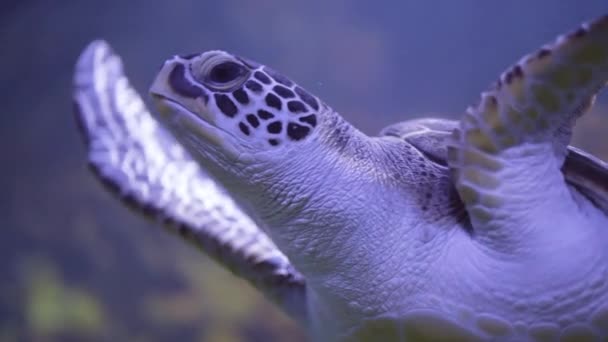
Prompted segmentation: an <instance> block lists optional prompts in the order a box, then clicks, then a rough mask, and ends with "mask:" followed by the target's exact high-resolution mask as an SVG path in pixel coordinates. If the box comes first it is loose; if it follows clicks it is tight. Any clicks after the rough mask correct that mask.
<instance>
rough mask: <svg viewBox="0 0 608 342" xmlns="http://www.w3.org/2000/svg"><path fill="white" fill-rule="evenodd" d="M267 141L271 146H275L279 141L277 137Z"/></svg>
mask: <svg viewBox="0 0 608 342" xmlns="http://www.w3.org/2000/svg"><path fill="white" fill-rule="evenodd" d="M268 143H269V144H270V145H272V146H277V145H278V144H279V141H278V140H277V139H268Z"/></svg>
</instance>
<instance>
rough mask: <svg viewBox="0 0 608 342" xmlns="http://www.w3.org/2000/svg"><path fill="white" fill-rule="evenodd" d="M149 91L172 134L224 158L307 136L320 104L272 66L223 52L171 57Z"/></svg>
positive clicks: (261, 151) (278, 147)
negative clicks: (185, 137)
mask: <svg viewBox="0 0 608 342" xmlns="http://www.w3.org/2000/svg"><path fill="white" fill-rule="evenodd" d="M150 92H151V94H152V97H153V98H154V100H155V101H156V104H157V107H158V108H159V111H160V119H161V121H164V123H165V124H167V125H168V126H169V129H171V130H173V132H174V133H175V134H176V135H185V136H190V137H192V138H193V139H194V140H199V141H200V140H203V141H204V142H205V143H207V144H208V145H211V148H214V149H215V150H216V152H219V153H221V154H223V155H224V156H225V157H228V158H235V157H237V158H238V157H240V156H247V155H256V158H259V154H264V153H267V152H268V151H273V152H272V153H274V154H276V153H277V151H278V150H285V149H288V148H289V147H291V146H294V145H297V144H300V143H302V142H303V141H305V140H307V139H310V138H311V136H312V135H314V132H315V128H316V127H317V123H318V121H319V118H318V115H319V110H320V107H321V106H322V104H321V102H320V101H319V100H318V99H317V98H315V97H314V96H312V95H310V94H309V93H308V92H307V91H305V90H304V89H302V88H301V87H299V86H298V85H296V84H295V83H293V82H292V81H290V80H289V79H287V78H286V77H284V76H282V75H281V74H279V73H277V72H275V71H274V70H272V69H270V68H268V67H266V66H263V65H260V64H258V63H256V62H253V61H250V60H247V59H244V58H240V57H237V56H234V55H232V54H229V53H226V52H223V51H209V52H204V53H202V54H195V55H188V56H175V57H173V58H171V59H170V60H168V61H166V62H165V63H164V65H163V66H162V68H161V71H160V72H159V74H158V76H157V77H156V79H155V81H154V83H153V85H152V87H151V89H150ZM178 138H179V136H178ZM182 140H183V139H182Z"/></svg>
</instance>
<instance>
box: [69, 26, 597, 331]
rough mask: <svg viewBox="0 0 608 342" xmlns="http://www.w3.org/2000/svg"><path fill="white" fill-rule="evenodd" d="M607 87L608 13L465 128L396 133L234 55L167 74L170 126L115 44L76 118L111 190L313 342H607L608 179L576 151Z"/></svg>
mask: <svg viewBox="0 0 608 342" xmlns="http://www.w3.org/2000/svg"><path fill="white" fill-rule="evenodd" d="M607 80H608V16H604V17H601V18H599V19H596V20H594V21H591V22H588V23H586V24H583V25H582V26H580V27H579V28H578V29H577V30H575V31H573V32H571V33H569V34H567V35H563V36H561V37H559V38H558V39H557V41H556V42H554V43H552V44H549V45H546V46H544V47H543V48H541V49H540V50H538V51H537V52H535V53H533V54H531V55H528V56H526V57H524V58H523V59H521V60H520V61H519V62H518V63H517V64H515V66H513V67H511V68H509V69H508V71H506V72H505V73H503V74H502V75H501V76H500V79H499V80H498V82H496V84H494V85H493V86H492V87H491V89H490V90H488V91H487V92H484V93H483V94H482V96H481V100H480V102H479V103H478V104H476V105H474V106H472V107H470V108H469V109H467V111H466V113H465V114H464V116H463V117H462V119H461V120H460V121H459V122H455V121H450V120H444V119H421V120H414V121H406V122H403V123H399V124H396V125H393V126H389V127H387V128H386V129H384V130H383V131H382V132H381V134H380V135H379V136H378V137H369V136H367V135H365V134H363V133H362V132H360V131H359V130H357V129H356V128H354V127H353V126H351V125H350V124H349V123H347V122H346V121H345V120H344V119H343V118H342V117H341V116H340V115H338V114H337V113H336V112H335V111H333V110H332V109H331V108H330V107H329V106H328V105H326V104H325V103H324V102H322V101H321V100H320V99H318V98H317V97H315V96H313V95H311V94H310V93H309V92H307V91H306V90H304V89H303V88H302V87H300V86H298V85H297V84H295V83H294V82H293V81H291V80H289V79H288V78H286V77H285V76H283V75H281V74H280V73H278V72H277V71H274V70H272V69H271V68H269V67H267V66H263V65H260V64H258V63H256V62H253V61H251V60H249V59H246V58H243V57H239V56H235V55H232V54H229V53H226V52H223V51H210V52H205V53H200V54H191V55H183V56H175V57H173V58H171V59H169V60H168V61H166V62H165V63H164V65H163V66H162V67H161V70H160V72H159V74H158V76H157V77H156V79H155V80H154V82H153V84H152V86H151V89H150V92H151V95H152V97H153V99H154V101H155V103H156V105H157V107H158V113H157V114H152V115H154V116H155V119H156V120H157V121H155V119H152V118H151V116H150V115H151V114H150V113H149V112H147V110H146V108H145V106H144V105H143V102H142V100H141V99H140V98H139V96H138V95H137V93H136V92H135V91H134V90H133V89H132V87H131V86H130V85H129V83H128V80H127V79H126V77H125V76H124V74H123V71H122V66H121V62H120V59H119V57H118V56H117V55H115V54H114V53H113V52H112V51H111V49H110V48H109V46H108V45H107V44H106V43H104V42H101V41H96V42H94V43H92V44H91V45H89V47H88V48H87V49H86V50H85V51H84V52H83V54H82V56H81V57H80V59H79V61H78V64H77V68H76V76H75V84H76V87H75V103H76V113H77V117H78V118H79V119H80V120H81V123H82V125H81V126H82V128H83V131H84V134H85V137H86V140H87V142H88V143H89V161H90V164H91V165H92V166H93V170H94V171H95V173H96V174H97V175H98V176H99V177H100V178H101V179H102V180H103V181H104V182H106V183H107V184H108V185H109V187H110V188H113V189H114V190H115V191H116V192H117V193H119V195H120V196H121V197H122V198H123V199H125V200H126V201H127V202H129V203H131V204H133V205H134V207H136V208H138V209H139V210H140V211H142V212H144V213H146V214H147V215H148V216H150V215H151V216H154V217H157V218H160V219H161V220H162V221H165V222H168V223H169V224H170V225H169V226H171V227H174V228H175V229H174V230H175V231H177V232H179V233H181V234H182V235H184V236H185V237H186V238H187V239H188V240H191V241H194V242H195V243H196V244H199V245H201V246H202V247H203V249H204V250H205V252H207V253H209V254H210V255H212V256H214V257H215V258H216V259H217V260H219V261H220V262H222V263H224V265H226V266H228V267H229V268H230V269H232V270H233V271H234V272H235V273H236V274H237V275H239V276H242V277H244V278H246V279H247V280H249V281H250V282H251V283H253V285H254V286H257V287H258V288H259V289H260V290H261V291H262V292H264V293H265V294H266V295H268V296H269V297H270V298H272V299H273V300H274V301H275V302H276V303H277V304H278V305H279V306H280V307H281V308H283V309H284V310H285V311H286V312H287V313H289V314H290V315H292V317H294V318H295V319H296V320H298V321H299V322H300V323H301V324H302V325H303V326H304V327H305V328H306V329H307V331H309V333H310V336H311V338H313V339H316V340H321V341H326V340H373V341H392V340H408V341H409V340H412V341H474V340H496V341H553V340H560V341H566V340H568V341H588V340H606V339H608V248H606V246H607V245H608V165H607V164H606V163H604V162H602V161H600V160H598V159H597V158H595V157H593V156H591V155H589V154H587V153H585V152H583V151H581V150H579V149H576V148H574V147H571V146H568V143H569V140H570V135H571V129H572V126H573V124H574V121H575V120H576V119H577V118H578V117H579V116H580V115H582V114H583V113H584V112H585V111H586V110H587V109H588V107H589V106H591V105H592V103H593V98H594V96H595V94H596V93H597V92H598V91H599V89H600V88H601V87H602V86H604V84H605V83H606V81H607ZM165 129H166V130H168V131H170V132H171V133H172V135H171V134H167V133H166V132H165V131H164V130H165ZM203 170H206V171H203ZM560 170H561V171H560ZM205 172H207V173H205ZM171 223H173V224H172V225H171ZM292 265H293V266H292Z"/></svg>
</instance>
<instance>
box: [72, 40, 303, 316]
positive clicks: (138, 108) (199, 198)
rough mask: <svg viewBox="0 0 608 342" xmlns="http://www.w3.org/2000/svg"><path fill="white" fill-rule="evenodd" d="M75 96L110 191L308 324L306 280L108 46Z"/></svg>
mask: <svg viewBox="0 0 608 342" xmlns="http://www.w3.org/2000/svg"><path fill="white" fill-rule="evenodd" d="M73 96H74V104H75V107H74V109H75V114H76V119H77V120H78V122H79V124H80V128H81V131H82V133H83V136H84V140H85V143H86V144H87V146H88V158H89V165H90V167H91V169H92V170H93V173H94V174H95V175H96V176H97V177H98V179H99V180H100V181H101V182H102V183H103V184H104V185H105V186H106V188H108V189H110V190H111V191H112V192H113V193H114V194H115V195H117V196H118V197H119V198H120V199H121V200H122V201H123V202H124V203H126V204H128V205H129V206H130V207H131V208H133V209H135V211H137V212H139V213H141V214H143V215H144V216H146V217H148V218H151V219H153V220H155V221H160V222H162V223H163V224H164V225H165V226H166V227H167V228H168V229H169V230H170V231H171V232H174V233H177V234H179V235H181V236H182V237H183V238H184V239H185V240H187V241H189V242H191V243H193V244H194V245H196V246H197V247H199V248H201V249H202V250H203V251H204V252H205V253H206V254H208V255H209V256H211V257H212V258H214V259H215V260H216V261H218V262H219V263H221V264H222V265H223V266H225V267H227V268H229V269H230V270H231V271H232V272H234V273H235V274H236V275H237V276H240V277H242V278H244V279H246V280H248V281H249V282H250V283H251V284H253V285H254V286H255V287H257V288H258V289H259V290H261V291H262V292H263V293H264V294H265V295H267V296H269V297H270V298H271V299H272V300H274V301H275V303H277V304H278V305H279V306H280V307H281V308H282V309H283V310H285V311H286V312H287V313H288V314H290V315H291V316H292V317H294V318H295V319H297V320H299V321H300V322H303V321H306V320H307V311H306V299H305V297H306V287H305V282H304V278H303V277H302V276H301V275H300V273H298V272H297V271H296V270H295V269H294V268H293V267H292V265H291V263H290V262H289V260H288V259H287V257H286V256H285V255H283V254H282V253H281V252H280V251H279V250H278V249H277V247H276V246H275V245H274V243H273V242H272V241H271V240H270V239H269V238H268V236H267V235H266V234H265V233H264V232H262V231H261V230H260V229H259V227H257V226H256V225H255V223H254V222H253V221H252V220H251V219H250V218H249V217H248V216H246V214H244V213H243V212H242V211H241V210H240V209H239V207H238V206H237V205H236V204H235V203H234V201H233V200H232V199H231V198H230V197H228V195H227V194H226V193H225V192H224V191H223V189H221V188H220V186H219V185H218V184H217V183H216V182H214V181H213V180H212V179H211V178H210V177H209V176H208V175H207V174H206V173H205V172H204V171H203V170H202V169H201V168H200V167H199V166H198V164H197V163H196V162H194V161H193V160H192V159H191V157H190V156H189V154H188V153H187V152H186V151H185V150H184V149H183V148H182V146H181V145H179V144H178V142H177V141H176V140H175V139H174V138H173V137H172V136H171V135H170V134H168V133H167V132H166V131H165V130H164V129H163V128H162V127H161V126H159V124H158V123H157V122H156V121H155V120H154V119H153V117H152V116H151V114H150V113H149V112H148V110H147V108H146V106H145V105H144V102H143V100H142V99H141V97H140V96H139V94H138V93H137V92H136V91H135V90H134V89H133V87H132V86H131V85H130V83H129V80H128V79H127V77H126V76H125V75H124V72H123V68H122V62H121V60H120V57H118V56H117V55H116V54H114V53H113V51H112V50H111V48H110V47H109V46H108V44H107V43H105V42H103V41H95V42H93V43H91V44H90V45H89V46H88V47H87V48H86V49H85V50H84V52H83V53H82V55H81V56H80V58H79V59H78V62H77V65H76V72H75V77H74V94H73Z"/></svg>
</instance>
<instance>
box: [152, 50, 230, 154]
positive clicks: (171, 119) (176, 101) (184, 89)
mask: <svg viewBox="0 0 608 342" xmlns="http://www.w3.org/2000/svg"><path fill="white" fill-rule="evenodd" d="M187 63H188V61H187V60H184V59H183V58H181V57H174V58H173V59H170V60H168V61H166V62H165V63H164V64H163V66H162V67H161V69H160V71H159V73H158V75H157V76H156V78H155V79H154V82H153V83H152V86H150V96H151V97H152V100H153V101H154V104H155V105H156V108H157V110H158V114H157V118H158V120H159V121H161V122H163V123H164V124H165V126H166V127H167V128H169V130H171V131H172V132H173V134H174V135H175V136H176V137H177V138H178V139H179V137H180V136H190V137H192V136H194V137H196V139H203V140H204V141H207V142H208V143H211V144H212V145H214V146H218V147H221V149H222V150H223V151H224V152H225V153H226V154H227V155H228V156H231V157H234V156H237V155H238V151H237V150H236V149H235V148H234V147H233V146H232V145H231V143H230V142H231V140H232V139H230V138H229V137H228V133H226V132H224V131H223V130H221V129H219V128H218V127H217V125H216V124H215V122H216V120H215V116H214V115H213V114H212V113H211V111H209V110H208V109H207V106H206V104H207V102H208V95H207V93H206V91H205V90H204V89H203V87H202V86H201V85H199V84H197V83H195V82H194V81H193V80H192V79H191V78H189V76H188V75H187V71H188V70H189V66H188V64H187ZM201 141H202V140H201Z"/></svg>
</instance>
